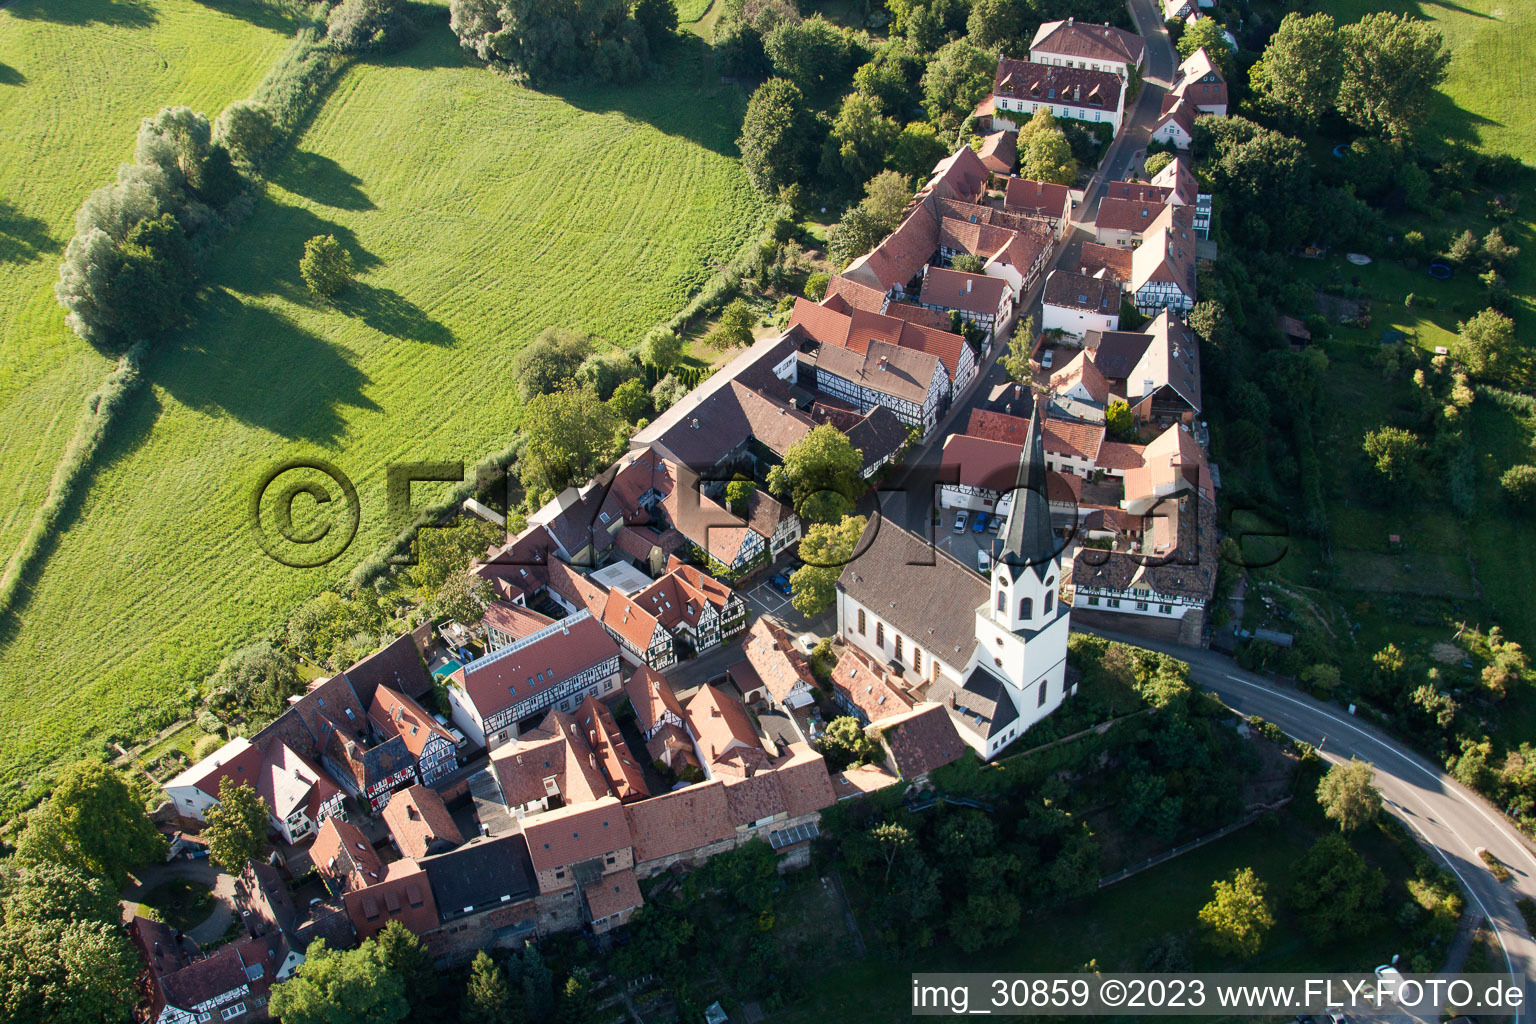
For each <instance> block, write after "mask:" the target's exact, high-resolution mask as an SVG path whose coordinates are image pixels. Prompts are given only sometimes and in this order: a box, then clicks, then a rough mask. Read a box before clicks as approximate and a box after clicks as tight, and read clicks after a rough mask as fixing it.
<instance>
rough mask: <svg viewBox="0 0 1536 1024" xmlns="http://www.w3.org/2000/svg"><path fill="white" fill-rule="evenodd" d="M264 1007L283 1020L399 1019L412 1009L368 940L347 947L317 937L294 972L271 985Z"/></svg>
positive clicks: (362, 1023)
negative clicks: (329, 946)
mask: <svg viewBox="0 0 1536 1024" xmlns="http://www.w3.org/2000/svg"><path fill="white" fill-rule="evenodd" d="M268 1008H269V1011H270V1012H271V1014H272V1016H274V1017H276V1018H277V1019H278V1020H280V1021H282V1024H397V1022H399V1021H402V1020H404V1019H405V1018H406V1016H407V1015H408V1014H409V1013H410V1004H409V1003H407V1002H406V1000H405V984H404V982H402V981H401V979H400V976H399V975H398V974H396V973H394V972H393V971H391V970H390V969H389V968H388V967H386V966H385V965H384V961H383V957H382V955H381V953H380V950H379V947H378V945H377V944H376V943H375V942H373V941H372V940H369V941H367V942H364V943H363V944H362V945H361V946H359V947H358V948H357V949H354V950H349V951H345V952H343V951H340V950H332V949H327V948H326V945H325V940H324V939H317V940H315V941H314V942H313V943H311V944H310V946H309V948H308V949H307V950H305V951H304V962H303V963H302V964H300V965H299V969H298V970H297V971H295V972H294V974H293V976H292V977H290V978H289V979H288V980H287V981H283V982H279V983H278V984H277V985H274V986H273V988H272V999H271V1002H270V1003H269V1004H268Z"/></svg>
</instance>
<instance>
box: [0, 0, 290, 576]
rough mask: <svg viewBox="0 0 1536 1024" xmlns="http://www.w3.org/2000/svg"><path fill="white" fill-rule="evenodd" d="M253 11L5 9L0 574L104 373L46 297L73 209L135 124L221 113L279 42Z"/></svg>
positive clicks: (161, 3)
mask: <svg viewBox="0 0 1536 1024" xmlns="http://www.w3.org/2000/svg"><path fill="white" fill-rule="evenodd" d="M290 27H291V26H289V25H288V24H287V23H286V22H285V21H284V20H283V19H282V18H281V17H279V16H277V15H274V14H270V13H267V12H266V11H264V10H263V9H261V8H258V7H256V6H255V5H253V4H249V3H238V2H228V3H224V4H220V3H213V2H197V0H141V2H133V3H129V2H123V0H70V2H69V3H63V4H61V3H56V2H52V0H19V2H18V3H16V4H13V5H12V6H10V7H8V8H7V9H6V10H4V11H0V123H3V124H4V125H5V126H6V131H5V132H4V133H3V137H0V451H3V452H4V453H5V454H4V457H3V458H0V564H3V563H4V562H5V561H6V560H7V559H8V558H9V557H10V555H11V552H12V551H13V550H14V549H15V547H16V543H17V541H18V540H19V539H20V536H21V534H22V533H23V532H24V531H25V530H26V528H27V525H28V523H29V522H30V521H31V518H32V515H33V512H34V510H35V509H36V508H37V506H38V505H39V504H40V503H41V502H42V499H43V495H44V494H45V493H46V491H47V487H48V479H49V476H50V474H51V473H52V472H53V466H54V462H55V461H56V460H57V458H58V456H59V453H60V452H61V451H62V449H63V447H64V444H65V442H66V441H67V440H68V439H69V435H70V432H71V431H72V430H73V429H74V426H75V420H76V418H77V417H78V415H79V412H80V403H81V401H82V400H83V399H84V398H85V396H86V395H87V394H89V393H90V392H92V391H93V390H95V389H96V387H97V386H98V385H99V384H100V383H101V380H102V378H103V377H105V376H106V373H107V371H108V368H109V363H108V362H107V361H106V360H104V359H103V358H101V356H99V355H97V354H96V353H95V352H94V351H93V350H92V349H91V348H90V347H89V346H88V345H86V344H84V343H83V342H81V341H80V340H79V339H78V338H76V337H75V336H74V334H73V333H72V332H70V331H69V330H68V329H67V328H66V327H65V326H64V314H63V312H62V311H61V310H60V309H59V307H58V304H57V303H56V302H54V299H53V284H54V282H55V281H57V280H58V265H59V259H60V257H61V256H62V254H63V250H64V246H65V244H66V243H67V242H68V241H69V236H70V235H71V234H73V232H74V221H75V211H76V210H77V209H78V208H79V206H80V203H81V201H82V200H83V199H84V198H85V197H86V195H87V194H88V193H90V191H91V190H92V189H95V188H98V187H99V186H101V185H104V184H106V183H108V182H109V181H111V180H112V177H113V175H114V174H115V173H116V170H117V165H118V164H120V163H122V162H124V161H126V160H128V159H130V158H131V157H132V155H133V137H134V132H135V131H136V130H137V128H138V124H139V119H140V118H142V117H144V116H146V115H149V114H153V113H155V112H156V111H157V110H159V109H160V108H161V107H163V106H165V105H167V104H175V103H185V104H188V105H190V106H192V107H195V108H196V109H198V110H203V111H206V112H207V113H208V115H209V116H210V117H212V116H214V115H216V114H217V113H218V112H219V110H220V109H222V108H223V106H224V105H225V104H226V103H228V102H229V101H230V100H232V99H237V98H239V97H241V96H244V95H246V94H247V93H249V92H250V91H251V89H252V88H253V87H254V86H255V85H256V83H257V81H259V80H260V78H261V76H262V74H263V73H265V71H266V69H267V67H268V65H270V64H271V63H272V61H273V59H274V58H276V56H277V55H278V54H279V53H280V52H281V51H282V49H283V47H284V46H285V45H286V42H287V32H288V30H289V29H290Z"/></svg>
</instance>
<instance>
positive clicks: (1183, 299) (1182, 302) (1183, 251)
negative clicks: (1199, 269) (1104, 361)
mask: <svg viewBox="0 0 1536 1024" xmlns="http://www.w3.org/2000/svg"><path fill="white" fill-rule="evenodd" d="M1130 291H1131V293H1132V295H1133V296H1134V301H1135V303H1136V309H1137V310H1138V311H1140V312H1141V313H1142V314H1143V315H1145V316H1155V315H1156V314H1157V313H1158V311H1159V310H1164V309H1170V310H1176V311H1178V312H1180V313H1187V312H1189V311H1190V310H1191V309H1193V308H1194V305H1195V237H1194V216H1193V212H1192V211H1190V210H1189V208H1188V207H1183V206H1165V207H1163V210H1162V212H1161V213H1160V214H1159V215H1158V217H1157V219H1156V221H1155V222H1154V223H1153V224H1152V225H1151V227H1149V228H1148V229H1147V232H1146V235H1145V237H1144V238H1143V240H1142V243H1141V244H1140V245H1138V246H1137V247H1136V250H1135V251H1134V252H1132V253H1131V280H1130ZM1117 324H1118V321H1117V322H1116V324H1110V325H1107V326H1105V327H1102V328H1100V329H1101V330H1115V328H1116V326H1117Z"/></svg>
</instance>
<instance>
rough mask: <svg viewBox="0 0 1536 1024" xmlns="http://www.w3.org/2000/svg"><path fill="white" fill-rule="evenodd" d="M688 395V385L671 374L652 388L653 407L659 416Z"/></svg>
mask: <svg viewBox="0 0 1536 1024" xmlns="http://www.w3.org/2000/svg"><path fill="white" fill-rule="evenodd" d="M686 394H688V385H686V384H684V383H683V382H682V381H680V380H678V379H677V378H676V377H674V376H673V375H672V374H670V373H669V374H667V375H666V376H665V377H663V378H661V380H659V381H657V382H656V386H655V387H653V388H651V405H652V406H654V407H655V409H656V412H657V414H658V415H659V414H661V413H664V412H666V411H667V410H668V409H670V408H672V406H674V405H676V404H677V402H678V400H679V399H681V398H682V397H683V396H684V395H686Z"/></svg>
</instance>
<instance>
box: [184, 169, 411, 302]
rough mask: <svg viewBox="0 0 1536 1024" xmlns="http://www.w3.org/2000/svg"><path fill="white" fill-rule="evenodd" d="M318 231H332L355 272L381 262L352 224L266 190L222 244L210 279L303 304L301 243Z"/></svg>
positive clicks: (249, 292)
mask: <svg viewBox="0 0 1536 1024" xmlns="http://www.w3.org/2000/svg"><path fill="white" fill-rule="evenodd" d="M316 235H332V236H334V237H335V239H336V241H338V242H340V243H341V244H342V247H343V248H345V249H346V250H347V252H349V253H351V255H352V267H353V269H355V270H356V271H358V272H359V273H365V272H367V271H369V270H372V269H373V268H374V267H378V266H381V265H382V263H381V261H380V260H379V258H378V257H377V256H375V255H373V253H371V252H369V251H368V250H367V249H365V248H363V245H362V243H361V242H359V241H358V240H357V235H356V233H355V232H353V231H352V229H350V228H348V227H345V226H343V225H341V224H337V223H336V222H335V221H330V220H325V219H324V218H322V217H319V216H317V215H316V214H315V213H314V212H313V211H312V210H308V209H305V208H304V207H302V206H293V205H290V204H287V203H281V202H277V201H275V200H273V199H272V198H271V196H270V194H269V195H265V196H263V197H262V198H260V199H258V200H257V201H256V208H255V210H254V212H253V213H252V215H251V219H250V221H249V222H248V223H247V224H246V226H245V227H244V228H242V229H241V231H240V232H239V234H238V235H236V236H235V238H234V239H232V240H231V242H230V244H229V245H227V246H226V247H225V249H224V252H223V253H221V256H220V259H219V263H220V268H219V270H217V271H215V272H214V273H212V274H210V278H211V279H212V280H215V281H218V282H219V283H221V284H223V285H226V286H227V287H229V288H231V289H233V290H234V291H237V292H240V293H241V294H244V295H281V296H282V297H284V298H286V299H288V300H289V301H291V302H295V303H299V304H301V305H302V304H308V303H311V302H313V301H314V299H313V297H312V296H311V295H310V294H309V289H308V288H307V287H306V286H305V284H304V278H303V277H302V276H300V274H299V260H301V259H303V257H304V243H305V242H307V241H309V240H310V239H311V238H314V237H315V236H316Z"/></svg>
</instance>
